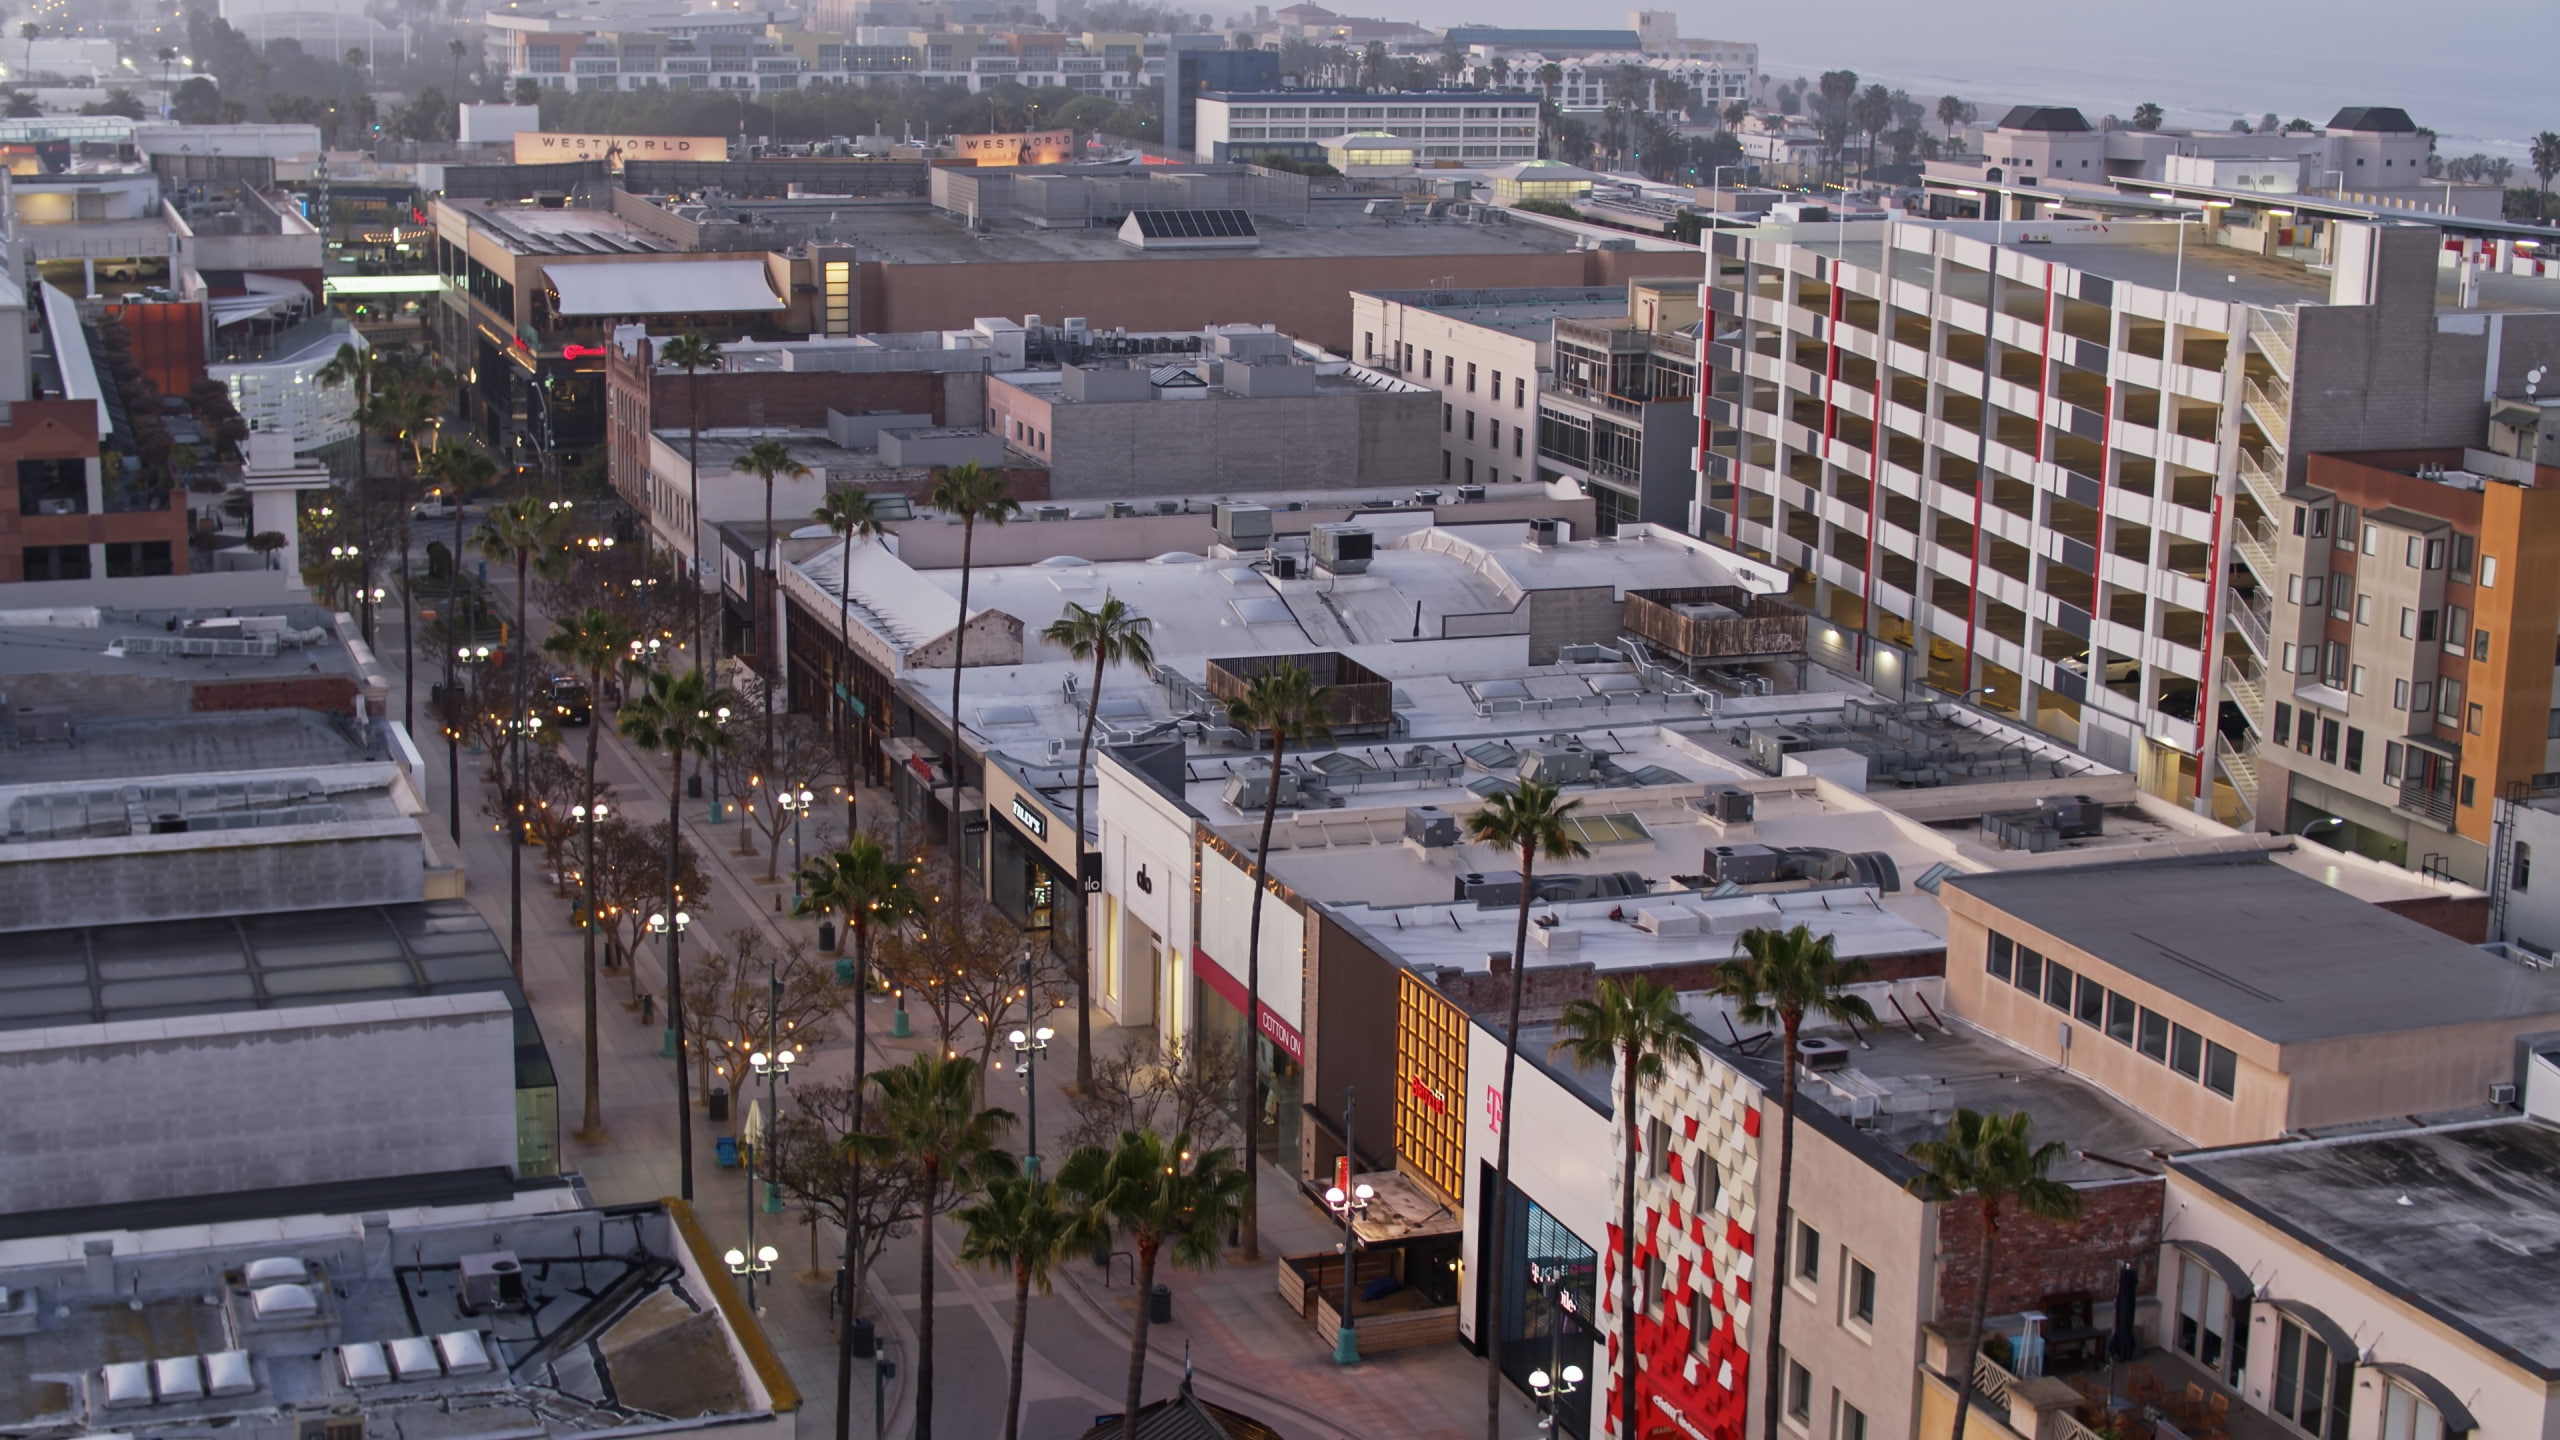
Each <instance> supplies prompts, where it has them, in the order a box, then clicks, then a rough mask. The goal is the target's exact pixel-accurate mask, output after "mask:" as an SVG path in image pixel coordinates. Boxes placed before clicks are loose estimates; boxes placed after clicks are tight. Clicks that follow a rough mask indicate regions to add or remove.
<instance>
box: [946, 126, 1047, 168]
mask: <svg viewBox="0 0 2560 1440" xmlns="http://www.w3.org/2000/svg"><path fill="white" fill-rule="evenodd" d="M1075 143H1076V132H1074V131H1073V130H1033V131H1030V132H1029V133H1027V134H1013V135H954V136H952V137H951V150H952V153H953V154H955V155H957V156H958V157H959V158H961V159H963V160H966V161H968V162H970V163H971V164H973V165H1059V164H1064V163H1065V162H1067V161H1069V160H1072V159H1074V158H1075Z"/></svg>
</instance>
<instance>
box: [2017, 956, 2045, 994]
mask: <svg viewBox="0 0 2560 1440" xmlns="http://www.w3.org/2000/svg"><path fill="white" fill-rule="evenodd" d="M2018 988H2019V989H2021V990H2024V991H2026V992H2027V993H2028V994H2030V995H2040V994H2042V993H2044V957H2043V956H2042V955H2039V954H2037V953H2036V952H2035V951H2033V950H2030V949H2028V948H2027V947H2026V946H2024V945H2021V946H2019V947H2018Z"/></svg>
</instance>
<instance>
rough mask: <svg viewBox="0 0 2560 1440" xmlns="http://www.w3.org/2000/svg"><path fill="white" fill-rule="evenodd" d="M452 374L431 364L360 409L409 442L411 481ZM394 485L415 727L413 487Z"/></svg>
mask: <svg viewBox="0 0 2560 1440" xmlns="http://www.w3.org/2000/svg"><path fill="white" fill-rule="evenodd" d="M452 380H453V376H452V373H451V372H449V371H447V370H445V369H443V368H442V367H440V366H427V367H425V368H423V369H421V370H419V371H417V372H415V373H413V374H411V375H409V376H407V377H406V378H404V379H402V380H400V381H399V382H398V383H396V384H393V385H389V386H385V387H382V388H381V389H380V393H378V394H376V395H375V396H374V397H373V399H372V400H371V402H369V403H368V404H366V405H365V406H364V407H363V409H362V411H361V412H360V418H361V419H362V420H363V421H364V422H365V423H366V424H369V425H370V426H372V428H373V429H374V430H375V431H376V432H377V433H379V434H380V435H381V436H382V437H383V438H384V439H386V440H390V441H392V442H393V443H395V444H398V443H402V442H405V443H406V444H407V445H408V447H409V477H410V479H411V480H412V481H414V480H415V478H416V477H417V475H418V473H419V460H420V458H421V456H422V454H423V451H424V448H425V447H424V445H423V443H422V442H423V440H424V437H425V434H426V432H427V431H428V430H429V429H430V428H432V427H434V426H435V425H437V424H439V423H440V422H441V418H442V414H443V410H444V391H445V387H446V386H447V385H449V384H451V383H452ZM362 436H363V432H362V431H358V439H359V440H361V439H362ZM393 491H394V496H393V502H394V503H393V506H392V515H393V517H394V518H393V522H392V523H393V524H394V525H395V526H396V527H397V529H396V531H395V536H396V548H397V553H398V554H399V556H400V565H399V577H400V635H401V639H402V644H401V646H400V695H401V700H400V703H401V706H402V713H401V723H402V724H404V725H407V726H409V727H410V728H411V729H413V730H414V729H415V728H416V726H417V710H416V705H415V703H414V692H415V691H416V689H417V683H416V681H417V651H418V647H417V645H416V644H415V643H413V637H414V636H415V635H416V634H417V625H418V615H417V606H416V604H415V603H414V597H413V596H412V595H411V593H410V585H409V501H410V497H411V494H412V490H411V486H410V485H409V484H408V483H402V484H399V485H396V486H394V487H393Z"/></svg>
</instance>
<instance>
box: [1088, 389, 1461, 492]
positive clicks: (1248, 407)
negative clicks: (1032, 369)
mask: <svg viewBox="0 0 2560 1440" xmlns="http://www.w3.org/2000/svg"><path fill="white" fill-rule="evenodd" d="M1050 427H1051V431H1052V439H1051V442H1050V446H1049V450H1050V455H1049V461H1050V471H1049V494H1050V497H1051V498H1053V499H1058V500H1093V499H1103V498H1107V497H1114V496H1127V495H1176V494H1185V493H1188V494H1194V495H1211V494H1224V493H1232V492H1239V491H1257V490H1338V489H1351V488H1356V487H1365V486H1376V485H1389V486H1410V485H1424V484H1437V483H1438V481H1439V474H1440V460H1439V456H1438V454H1437V451H1438V448H1439V446H1438V438H1439V433H1440V397H1438V396H1437V395H1433V394H1430V393H1428V392H1421V393H1415V394H1409V395H1406V394H1385V393H1378V392H1364V393H1360V394H1346V393H1330V394H1322V395H1314V396H1309V397H1306V398H1303V399H1298V398H1280V399H1261V400H1246V399H1231V398H1225V397H1212V398H1210V399H1205V400H1159V401H1153V402H1147V403H1132V404H1123V405H1064V404H1062V405H1059V406H1057V407H1055V408H1054V410H1053V411H1052V412H1051V416H1050Z"/></svg>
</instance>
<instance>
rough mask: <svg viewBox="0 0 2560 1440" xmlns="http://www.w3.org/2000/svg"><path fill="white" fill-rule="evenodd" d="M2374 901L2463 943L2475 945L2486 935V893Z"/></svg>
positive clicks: (2487, 901) (2487, 912)
mask: <svg viewBox="0 0 2560 1440" xmlns="http://www.w3.org/2000/svg"><path fill="white" fill-rule="evenodd" d="M2374 903H2375V904H2377V905H2379V906H2381V907H2382V908H2383V909H2385V910H2388V911H2390V912H2391V913H2392V914H2394V915H2398V916H2401V917H2403V918H2405V919H2410V920H2415V921H2417V922H2418V923H2419V924H2421V925H2424V926H2426V927H2427V928H2428V929H2430V930H2437V931H2441V932H2443V933H2444V934H2447V935H2450V936H2452V937H2453V938H2454V939H2456V940H2459V941H2461V942H2462V943H2463V944H2465V945H2477V944H2479V943H2481V942H2482V941H2484V940H2487V939H2488V938H2489V897H2488V896H2486V895H2472V896H2467V897H2466V896H2460V895H2420V896H2417V897H2415V898H2413V899H2408V900H2377V901H2375V902H2374Z"/></svg>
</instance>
